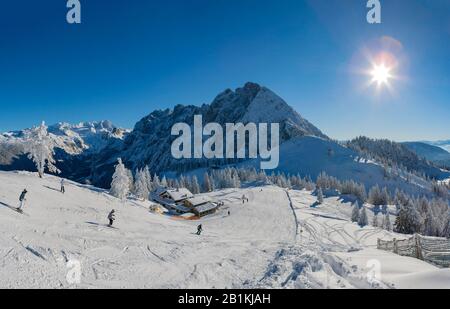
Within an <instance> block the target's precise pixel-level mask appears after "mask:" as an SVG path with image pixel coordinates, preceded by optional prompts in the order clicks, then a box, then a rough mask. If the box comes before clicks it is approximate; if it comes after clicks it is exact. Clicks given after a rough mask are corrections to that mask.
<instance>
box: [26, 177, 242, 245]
mask: <svg viewBox="0 0 450 309" xmlns="http://www.w3.org/2000/svg"><path fill="white" fill-rule="evenodd" d="M60 192H61V193H62V194H65V193H66V187H65V180H64V179H61V189H60ZM27 193H28V191H27V189H24V190H23V191H22V193H21V194H20V196H19V202H20V204H19V207H18V208H17V210H18V211H19V212H22V208H23V207H24V206H25V202H26V200H27V199H26V195H27ZM245 202H247V203H248V197H246V196H245V195H243V196H242V204H244V203H245ZM115 213H116V211H115V210H114V209H113V210H111V212H110V213H109V214H108V217H107V219H108V221H109V224H108V226H109V227H112V226H113V224H114V221H115V220H116V217H115ZM230 215H231V212H230V211H228V216H230ZM202 232H203V226H202V225H201V224H200V225H199V226H197V233H196V234H197V235H199V236H200V235H201V233H202Z"/></svg>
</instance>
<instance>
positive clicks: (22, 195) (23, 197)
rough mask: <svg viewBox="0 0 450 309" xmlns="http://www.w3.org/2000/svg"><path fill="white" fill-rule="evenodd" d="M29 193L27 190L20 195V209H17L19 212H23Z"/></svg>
mask: <svg viewBox="0 0 450 309" xmlns="http://www.w3.org/2000/svg"><path fill="white" fill-rule="evenodd" d="M27 193H28V191H27V189H23V191H22V193H21V194H20V197H19V202H20V205H19V208H17V209H18V210H22V207H23V206H24V205H25V201H26V200H27V199H26V198H25V196H26V195H27Z"/></svg>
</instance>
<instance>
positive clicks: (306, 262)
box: [0, 172, 450, 288]
mask: <svg viewBox="0 0 450 309" xmlns="http://www.w3.org/2000/svg"><path fill="white" fill-rule="evenodd" d="M59 184H60V179H59V178H57V177H53V176H48V175H46V176H45V178H44V179H39V178H38V177H37V176H36V175H35V174H33V173H26V172H0V263H1V267H0V288H415V287H421V288H450V272H449V270H448V269H447V270H445V269H439V268H437V267H435V266H433V265H430V264H427V263H425V262H422V261H419V260H416V259H413V258H407V257H400V256H397V255H395V254H393V253H389V252H383V251H379V250H377V249H376V240H377V238H378V237H380V238H384V239H392V237H397V238H401V237H402V236H401V235H395V234H393V233H391V232H387V231H383V230H380V229H377V228H372V227H366V228H363V229H361V228H359V227H358V226H357V225H355V224H352V223H350V222H349V219H348V218H349V216H350V213H351V209H352V208H351V205H350V203H347V202H346V201H345V200H342V199H338V198H337V197H333V198H325V202H324V204H323V205H321V206H319V207H317V208H312V207H311V205H313V204H314V202H315V201H316V197H314V196H313V195H312V194H311V192H307V191H294V190H291V191H289V192H287V191H285V190H283V189H281V188H278V187H272V186H266V187H254V188H247V189H227V190H221V191H217V192H213V193H210V194H207V195H206V196H208V197H211V198H212V199H215V200H220V201H223V202H224V203H225V206H224V207H222V208H221V210H220V211H219V212H218V213H216V214H214V215H211V216H208V217H205V218H203V219H201V220H198V221H194V220H192V221H189V220H181V219H177V218H174V217H170V216H167V215H165V214H163V215H161V214H153V213H150V212H149V211H148V208H149V206H150V205H151V203H150V202H140V201H136V200H133V199H129V200H127V201H126V202H125V203H122V202H121V201H120V200H118V199H116V198H114V197H112V196H110V195H109V194H108V193H107V192H105V191H103V190H101V189H97V188H94V187H88V186H84V185H80V184H77V183H74V182H70V181H67V182H66V194H62V193H60V192H59ZM24 188H27V190H28V191H29V193H28V196H27V203H26V205H25V207H24V214H19V213H17V212H15V211H14V210H12V209H11V208H10V207H16V206H17V205H18V196H19V194H20V192H21V191H22V190H23V189H24ZM243 194H245V195H246V196H247V197H249V203H245V204H242V200H241V197H242V195H243ZM113 208H114V209H115V210H116V218H117V221H116V222H115V224H114V226H115V227H116V228H117V229H111V228H108V227H106V226H105V224H106V217H107V215H108V213H109V212H110V211H111V209H113ZM228 211H230V212H231V215H230V216H228ZM369 213H370V211H369ZM200 223H201V224H202V225H203V229H204V232H203V234H202V235H201V236H197V235H195V232H196V227H197V225H198V224H200ZM374 260H375V261H378V262H379V265H380V271H379V275H378V276H377V277H376V278H377V280H375V281H370V282H369V281H368V280H367V273H368V271H369V270H370V268H368V267H367V266H368V265H369V266H370V265H372V264H373V261H374ZM67 261H79V262H81V274H82V275H81V282H80V283H72V284H70V283H68V281H67V280H66V276H67V273H68V271H69V270H70V267H69V268H68V267H67ZM368 263H369V264H368Z"/></svg>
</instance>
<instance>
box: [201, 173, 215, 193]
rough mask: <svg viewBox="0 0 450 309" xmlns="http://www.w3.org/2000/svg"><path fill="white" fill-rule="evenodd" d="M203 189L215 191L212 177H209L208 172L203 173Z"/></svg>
mask: <svg viewBox="0 0 450 309" xmlns="http://www.w3.org/2000/svg"><path fill="white" fill-rule="evenodd" d="M203 191H205V192H212V191H213V186H212V183H211V178H210V177H209V174H208V173H206V172H205V174H204V175H203Z"/></svg>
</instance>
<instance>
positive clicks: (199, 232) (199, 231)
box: [197, 224, 203, 235]
mask: <svg viewBox="0 0 450 309" xmlns="http://www.w3.org/2000/svg"><path fill="white" fill-rule="evenodd" d="M202 231H203V227H202V225H201V224H200V225H199V226H197V235H200V234H201V233H202Z"/></svg>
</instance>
